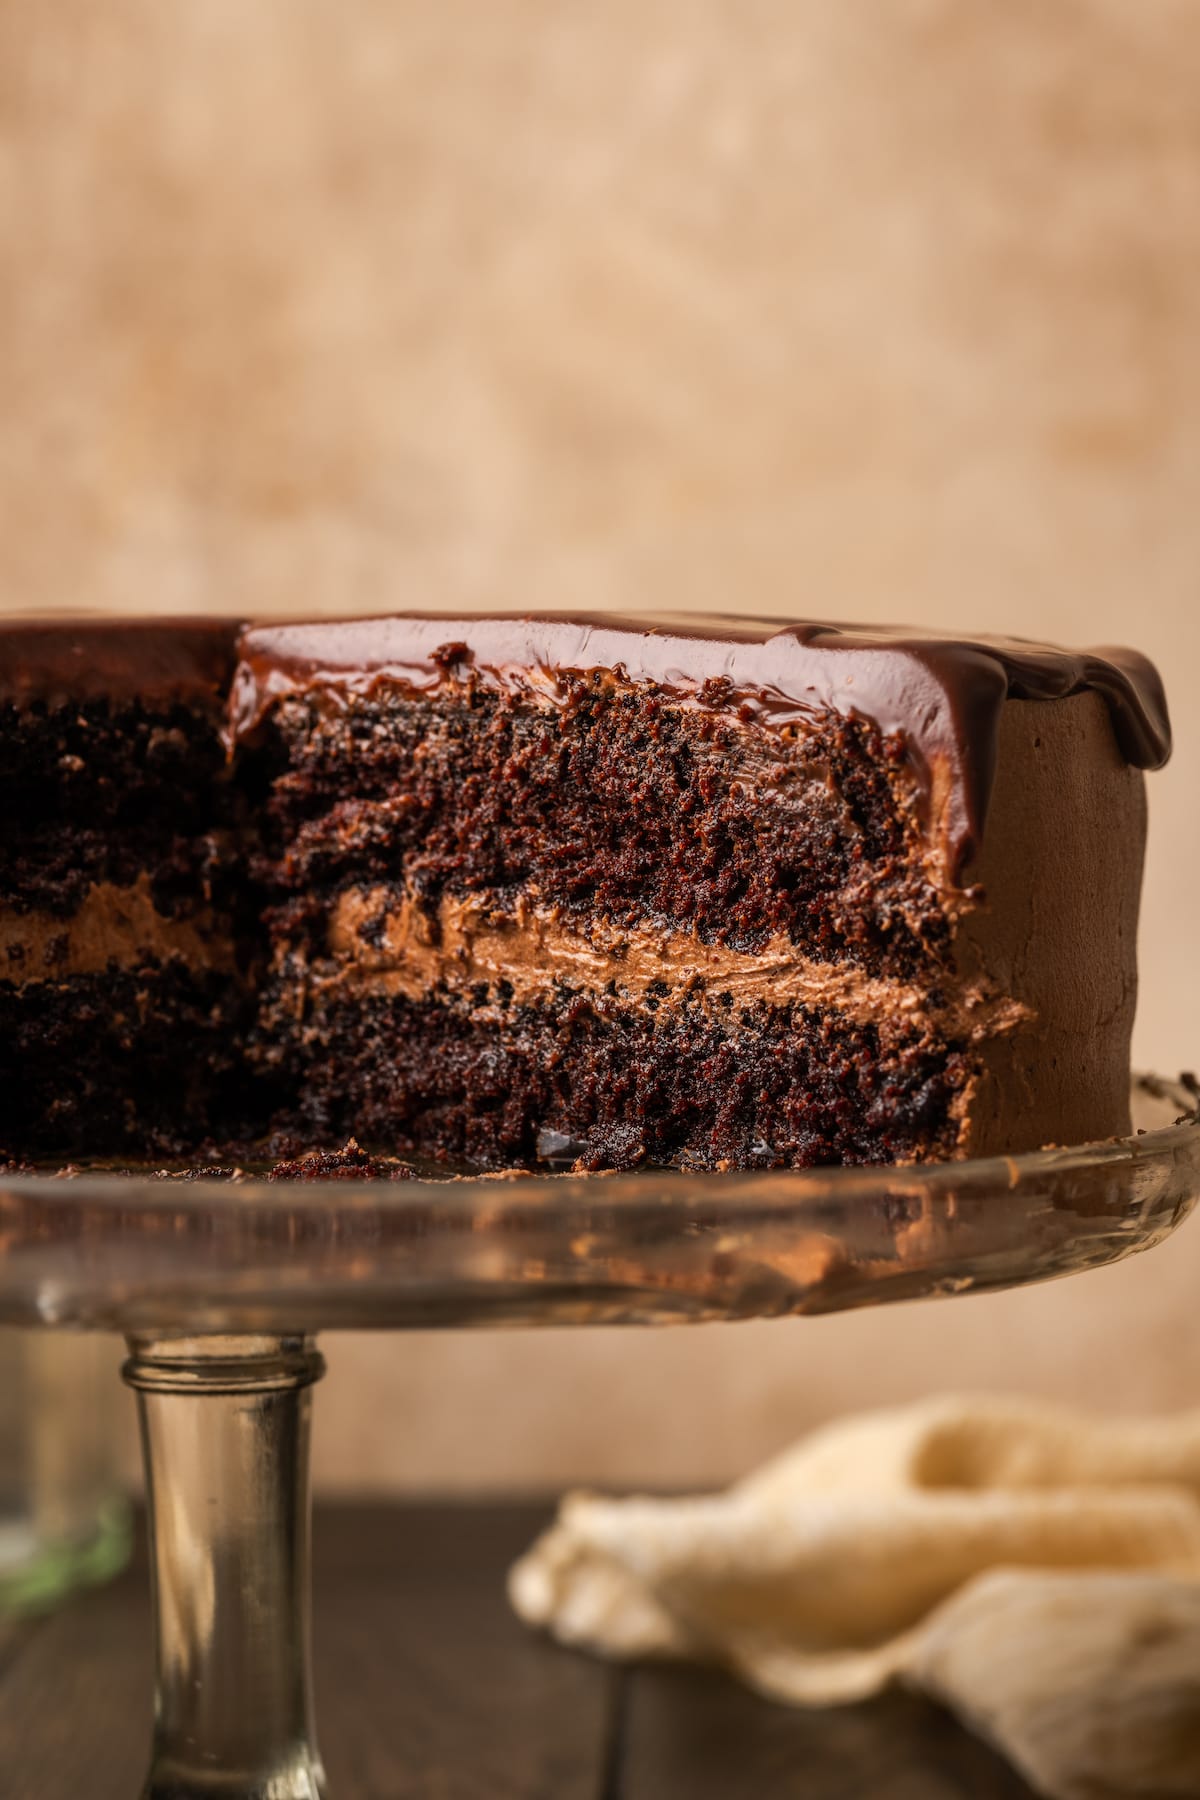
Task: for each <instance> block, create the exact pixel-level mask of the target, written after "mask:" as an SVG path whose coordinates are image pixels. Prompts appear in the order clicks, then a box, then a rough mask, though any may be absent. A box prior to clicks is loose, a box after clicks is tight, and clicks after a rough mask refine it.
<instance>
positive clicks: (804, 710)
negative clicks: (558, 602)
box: [232, 614, 1171, 862]
mask: <svg viewBox="0 0 1200 1800" xmlns="http://www.w3.org/2000/svg"><path fill="white" fill-rule="evenodd" d="M597 670H607V671H611V672H612V673H614V674H616V675H617V676H618V677H619V678H624V679H625V680H627V681H629V682H633V683H642V682H648V683H652V684H653V685H654V686H656V687H657V688H659V689H660V690H661V691H663V692H665V693H667V694H668V695H671V696H673V697H677V698H679V699H682V700H686V701H688V702H689V703H690V704H696V705H701V706H710V707H713V708H714V709H717V710H720V711H722V712H727V713H734V714H737V713H739V712H740V713H742V714H743V716H745V717H754V718H757V719H759V720H760V721H763V722H766V723H775V724H787V723H793V722H797V723H798V722H800V721H801V720H802V719H803V718H804V717H805V716H806V715H812V714H819V713H822V712H828V711H834V712H838V713H841V714H857V715H860V716H863V717H865V718H868V719H870V720H871V721H873V722H874V723H875V724H876V725H877V726H878V727H879V728H880V730H881V731H883V732H885V733H893V732H894V733H898V734H900V735H901V736H902V738H903V740H904V742H905V745H906V749H907V750H908V752H909V755H910V758H911V761H912V764H913V767H914V769H915V770H916V772H917V775H918V777H919V778H920V779H921V781H922V782H923V784H925V786H926V789H927V791H928V790H929V788H930V787H931V786H932V784H933V782H934V781H935V779H936V778H937V773H938V771H939V769H941V770H942V771H943V772H945V773H948V774H949V776H950V778H951V779H950V783H949V790H948V792H947V791H945V790H944V789H943V791H944V792H945V802H946V803H945V810H944V812H943V822H944V828H945V830H946V831H947V834H948V838H949V844H950V847H951V848H952V851H953V853H954V859H955V861H956V862H958V861H961V860H963V859H964V858H965V857H967V856H970V855H972V854H973V853H974V852H975V851H976V850H977V849H978V847H979V844H980V841H981V838H982V832H983V826H984V822H985V819H986V813H987V804H988V799H989V796H990V793H991V787H992V779H993V774H994V768H995V758H996V738H997V730H998V726H999V719H1000V712H1001V709H1002V707H1003V705H1004V702H1005V701H1006V700H1007V699H1022V700H1035V701H1038V700H1043V701H1044V700H1059V699H1064V698H1066V697H1068V696H1069V695H1072V694H1076V693H1081V692H1083V691H1085V690H1088V689H1091V690H1094V691H1095V692H1097V693H1098V694H1100V695H1101V696H1102V697H1103V698H1104V700H1105V702H1106V703H1107V705H1108V708H1109V712H1110V714H1111V717H1112V721H1113V727H1114V731H1115V735H1116V738H1117V742H1118V743H1119V745H1120V748H1121V750H1122V753H1123V754H1124V755H1125V757H1126V758H1127V760H1128V761H1129V762H1130V763H1131V764H1134V765H1135V766H1137V767H1140V768H1156V767H1159V766H1160V765H1161V764H1162V763H1164V762H1165V761H1166V759H1167V757H1168V755H1169V754H1170V748H1171V731H1170V723H1169V720H1168V715H1167V707H1166V700H1165V697H1164V694H1163V688H1162V683H1161V681H1160V679H1159V676H1158V673H1157V671H1156V670H1155V668H1154V666H1153V665H1152V664H1151V663H1150V662H1149V661H1148V660H1147V659H1146V658H1145V657H1144V656H1142V655H1140V654H1139V653H1138V652H1137V651H1135V650H1124V649H1103V650H1087V651H1075V650H1065V649H1058V648H1056V647H1054V646H1052V645H1048V644H1038V643H1032V642H1028V641H1026V640H1024V639H1021V638H1002V637H977V638H968V637H961V638H955V637H949V636H942V635H939V634H937V633H935V632H927V631H921V630H917V629H911V628H908V627H885V626H877V625H830V624H818V623H813V622H800V623H794V624H789V623H785V622H782V621H779V620H744V619H735V618H724V617H719V616H714V617H708V618H695V617H690V616H687V615H683V614H680V615H677V616H674V617H672V616H669V615H668V616H663V617H661V618H659V619H656V620H654V621H649V620H645V619H626V618H621V617H617V616H610V615H596V614H584V615H580V614H559V615H545V616H540V617H536V618H531V617H512V616H504V617H501V616H497V615H477V616H463V615H460V616H458V617H455V618H420V617H410V616H392V617H387V618H371V619H356V620H335V621H323V622H320V623H309V624H292V625H286V624H280V625H259V626H255V627H251V628H250V629H249V630H247V631H246V632H245V633H244V634H243V636H242V639H241V643H240V662H239V667H238V673H237V676H236V678H235V684H234V691H233V698H232V716H233V729H234V733H235V735H237V736H244V735H247V734H249V733H251V732H253V731H254V730H255V728H256V727H257V726H258V725H259V724H260V723H261V721H262V720H263V718H264V717H265V715H266V714H267V713H268V712H269V711H270V709H271V708H272V706H273V705H274V704H275V703H276V702H277V701H279V700H280V699H282V698H284V697H286V696H287V695H291V694H297V693H304V692H308V691H311V690H318V689H325V690H334V691H339V690H340V691H342V692H353V693H369V692H370V691H371V690H372V689H374V688H375V687H376V686H377V685H378V684H380V683H386V682H400V683H403V684H404V685H405V686H407V687H408V688H410V689H414V690H416V691H418V692H423V693H431V694H432V693H433V692H435V691H436V690H437V689H438V687H440V686H441V685H442V684H443V683H445V682H447V681H449V680H454V679H457V680H462V679H463V678H465V677H466V676H468V675H472V676H474V678H475V679H476V680H478V681H480V682H482V684H483V685H484V686H488V687H493V688H500V689H504V690H509V691H517V692H520V691H529V692H532V693H535V694H536V695H537V696H538V697H539V698H540V699H541V700H543V701H544V702H545V701H548V702H550V703H554V704H560V705H564V704H570V703H571V700H572V697H573V695H574V694H576V693H577V692H578V678H579V677H580V676H583V677H585V678H586V677H587V676H588V675H590V674H592V673H594V672H595V671H597ZM939 785H940V784H939Z"/></svg>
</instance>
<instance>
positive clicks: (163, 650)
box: [0, 617, 238, 707]
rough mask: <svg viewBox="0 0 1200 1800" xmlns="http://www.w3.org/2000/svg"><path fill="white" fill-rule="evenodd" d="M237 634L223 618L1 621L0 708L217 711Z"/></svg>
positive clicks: (230, 671) (230, 672)
mask: <svg viewBox="0 0 1200 1800" xmlns="http://www.w3.org/2000/svg"><path fill="white" fill-rule="evenodd" d="M237 635H238V626H237V624H236V622H235V621H233V620H229V619H188V618H177V619H111V618H86V617H80V618H62V619H55V620H52V621H47V620H46V619H5V620H3V621H2V622H0V704H2V703H4V702H8V703H10V704H15V705H17V706H29V705H33V704H35V703H37V702H41V703H42V704H44V705H46V706H51V707H56V706H63V705H68V704H70V703H71V702H84V701H88V700H104V699H110V700H114V701H116V702H118V703H119V704H120V703H125V704H128V703H132V702H134V701H142V702H144V703H146V704H147V705H150V706H165V705H170V704H172V703H173V702H175V701H182V702H185V703H187V704H188V705H192V706H195V705H198V704H202V703H205V702H208V703H211V704H212V705H213V706H214V707H215V706H219V705H220V703H221V701H222V699H223V696H224V694H225V692H226V691H227V689H228V687H229V683H230V681H231V679H232V677H233V667H234V646H235V644H236V641H237Z"/></svg>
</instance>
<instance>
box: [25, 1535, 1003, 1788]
mask: <svg viewBox="0 0 1200 1800" xmlns="http://www.w3.org/2000/svg"><path fill="white" fill-rule="evenodd" d="M545 1518H546V1514H545V1512H544V1511H542V1510H539V1509H538V1508H536V1507H528V1506H487V1507H478V1506H457V1507H455V1506H439V1507H432V1506H391V1507H329V1508H326V1509H318V1512H317V1516H316V1520H315V1525H314V1552H315V1555H314V1561H315V1569H314V1584H315V1592H314V1604H315V1612H316V1656H315V1661H316V1688H317V1711H318V1719H319V1724H320V1742H321V1746H322V1749H323V1752H324V1756H325V1761H326V1765H327V1768H328V1771H329V1777H330V1785H331V1789H332V1792H333V1795H334V1800H800V1797H801V1796H803V1800H960V1797H961V1800H1030V1790H1029V1789H1028V1788H1027V1787H1026V1786H1025V1785H1024V1783H1022V1782H1021V1781H1019V1780H1018V1779H1017V1777H1016V1776H1015V1775H1014V1774H1012V1773H1011V1771H1010V1770H1009V1769H1008V1768H1007V1767H1006V1766H1005V1765H1004V1764H1003V1763H1001V1762H1000V1761H999V1759H998V1758H997V1757H995V1756H994V1755H993V1754H992V1753H991V1752H990V1751H989V1750H987V1749H986V1748H985V1747H984V1746H983V1745H982V1744H980V1743H977V1742H976V1741H975V1740H974V1739H973V1738H971V1737H969V1736H968V1735H967V1734H966V1733H965V1732H963V1731H961V1730H960V1729H959V1728H958V1727H957V1726H956V1725H955V1724H954V1723H953V1721H952V1720H951V1719H950V1718H949V1717H948V1716H947V1715H946V1714H945V1713H943V1712H941V1711H940V1710H938V1709H937V1708H936V1707H933V1706H931V1705H927V1704H925V1703H924V1702H922V1701H919V1700H916V1699H912V1698H909V1697H906V1696H901V1695H895V1696H891V1697H889V1698H887V1699H886V1700H883V1701H880V1702H878V1703H875V1704H872V1705H870V1706H858V1707H853V1708H847V1709H843V1710H839V1711H833V1712H828V1713H801V1712H791V1711H788V1710H785V1709H784V1708H782V1707H776V1706H770V1705H768V1704H766V1703H765V1702H764V1701H761V1700H757V1699H755V1698H754V1697H753V1696H752V1695H750V1694H747V1693H745V1692H743V1691H742V1690H741V1689H740V1688H739V1687H737V1686H735V1685H734V1683H733V1682H731V1681H729V1680H728V1679H727V1678H726V1677H724V1676H722V1675H720V1674H717V1673H715V1672H707V1671H699V1670H693V1669H681V1668H666V1667H654V1668H641V1669H634V1670H623V1669H618V1668H612V1667H608V1666H606V1665H604V1664H602V1663H599V1662H595V1661H592V1660H591V1659H590V1658H587V1657H583V1656H577V1655H574V1654H572V1653H569V1652H567V1651H563V1650H560V1649H558V1648H556V1647H555V1646H554V1645H553V1644H551V1643H548V1642H546V1641H545V1640H544V1639H542V1638H539V1637H538V1636H536V1635H534V1634H532V1633H530V1632H528V1631H526V1630H525V1629H524V1628H523V1627H522V1626H521V1625H519V1624H518V1623H517V1621H516V1620H515V1619H514V1617H513V1616H512V1614H511V1612H510V1611H509V1608H508V1604H507V1602H506V1599H505V1594H504V1573H505V1570H506V1568H507V1567H508V1564H509V1563H510V1562H511V1561H512V1559H513V1558H514V1557H515V1556H516V1555H517V1554H518V1553H519V1552H520V1551H521V1550H522V1549H523V1548H524V1547H525V1546H526V1545H527V1544H528V1543H529V1541H530V1539H531V1538H532V1537H533V1536H534V1534H535V1533H536V1531H537V1530H538V1529H539V1527H540V1526H541V1525H542V1523H543V1522H544V1520H545ZM149 1728H150V1615H149V1605H148V1601H147V1593H146V1570H145V1562H144V1558H143V1557H142V1556H138V1557H137V1558H136V1559H135V1562H134V1566H133V1567H132V1568H131V1569H130V1570H129V1571H128V1573H127V1574H126V1575H125V1576H123V1577H122V1578H121V1579H120V1580H119V1581H117V1582H115V1583H114V1584H113V1585H112V1586H110V1587H108V1588H105V1589H102V1590H98V1591H96V1592H93V1593H89V1594H84V1595H81V1596H80V1597H78V1598H77V1599H75V1600H74V1601H72V1602H71V1603H70V1604H69V1605H67V1606H66V1607H64V1608H63V1609H62V1610H61V1611H59V1612H58V1613H55V1614H53V1615H52V1616H50V1617H47V1618H43V1619H38V1620H33V1621H30V1622H27V1623H25V1624H22V1625H21V1626H19V1627H17V1628H15V1629H12V1628H10V1629H9V1631H8V1632H7V1634H6V1635H5V1636H4V1637H3V1638H0V1771H3V1780H2V1783H0V1786H2V1791H3V1793H4V1795H5V1800H81V1796H83V1795H86V1796H87V1800H135V1796H136V1795H137V1793H138V1791H139V1787H140V1782H141V1777H142V1775H143V1774H144V1772H145V1759H146V1748H147V1743H148V1734H149Z"/></svg>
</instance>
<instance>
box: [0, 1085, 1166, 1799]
mask: <svg viewBox="0 0 1200 1800" xmlns="http://www.w3.org/2000/svg"><path fill="white" fill-rule="evenodd" d="M1197 1098H1198V1094H1197V1090H1196V1088H1195V1085H1194V1083H1174V1082H1167V1081H1162V1080H1159V1079H1157V1078H1151V1077H1144V1078H1142V1079H1141V1080H1139V1081H1138V1082H1137V1083H1136V1088H1135V1116H1136V1118H1137V1121H1138V1124H1139V1127H1140V1128H1141V1129H1140V1132H1139V1135H1138V1136H1135V1137H1133V1138H1130V1139H1128V1140H1126V1141H1121V1142H1113V1143H1107V1144H1099V1145H1089V1146H1086V1147H1084V1148H1080V1149H1067V1150H1049V1151H1041V1152H1038V1153H1037V1154H1032V1155H1027V1156H1017V1157H1011V1158H997V1159H993V1160H989V1161H978V1162H967V1163H946V1164H938V1165H934V1164H926V1165H921V1166H918V1167H914V1168H907V1169H891V1168H870V1169H819V1170H812V1171H806V1172H797V1173H791V1172H785V1173H776V1172H759V1173H751V1174H728V1175H711V1174H710V1175H700V1174H685V1173H678V1172H672V1171H639V1172H636V1173H634V1174H628V1175H604V1176H595V1175H593V1176H589V1177H582V1178H580V1177H574V1176H569V1175H561V1176H553V1175H550V1176H547V1175H543V1176H517V1177H507V1178H488V1177H474V1178H471V1179H466V1180H458V1181H446V1180H442V1181H426V1180H421V1181H412V1182H400V1183H375V1182H361V1183H360V1182H345V1181H338V1180H325V1181H321V1182H312V1183H307V1184H283V1183H280V1184H268V1183H266V1182H262V1181H254V1180H247V1181H243V1182H240V1183H233V1184H230V1183H218V1182H212V1181H207V1182H206V1181H194V1182H193V1181H184V1180H175V1181H162V1180H153V1179H149V1178H146V1177H130V1176H128V1175H123V1176H114V1175H103V1174H98V1173H97V1174H89V1175H86V1176H82V1177H75V1178H73V1179H71V1180H59V1179H54V1178H50V1177H44V1176H21V1177H7V1178H3V1179H0V1323H3V1324H15V1325H26V1326H43V1327H55V1328H81V1329H87V1330H97V1331H118V1332H123V1333H124V1334H125V1335H126V1337H127V1338H128V1341H129V1350H130V1354H129V1360H128V1362H127V1363H126V1366H125V1375H126V1379H127V1380H128V1381H129V1383H130V1385H131V1386H132V1387H133V1388H135V1389H136V1390H137V1395H138V1401H139V1409H140V1415H141V1426H142V1442H143V1448H144V1453H145V1467H146V1492H147V1507H148V1514H149V1522H150V1539H151V1554H152V1571H153V1599H154V1617H155V1635H156V1648H157V1659H158V1666H157V1697H156V1707H155V1725H154V1741H153V1746H152V1755H151V1769H150V1774H149V1776H148V1778H147V1782H146V1786H145V1789H144V1790H143V1800H327V1793H326V1787H325V1782H324V1777H323V1774H322V1770H321V1763H320V1758H319V1756H318V1753H317V1749H316V1739H315V1735H314V1731H313V1722H312V1705H311V1699H310V1687H309V1672H308V1671H309V1577H308V1548H309V1496H308V1442H309V1425H310V1413H311V1390H312V1384H313V1383H314V1382H316V1381H317V1380H318V1379H319V1378H320V1375H321V1372H322V1368H323V1363H322V1359H321V1356H320V1355H319V1353H318V1351H317V1349H316V1347H315V1341H314V1334H315V1333H317V1332H318V1331H321V1330H334V1329H344V1328H354V1329H362V1328H364V1327H369V1328H378V1329H381V1330H399V1329H404V1328H412V1327H422V1328H426V1327H430V1326H437V1327H461V1326H498V1325H503V1326H511V1325H596V1324H614V1325H615V1324H668V1323H681V1322H685V1321H689V1320H715V1319H750V1318H756V1319H762V1318H785V1317H788V1316H790V1315H793V1314H801V1313H823V1312H835V1311H838V1310H841V1309H844V1308H848V1307H856V1306H868V1305H878V1304H881V1303H884V1302H888V1301H895V1300H913V1299H918V1298H924V1297H929V1296H931V1295H942V1294H947V1295H949V1294H964V1293H978V1292H982V1291H985V1290H987V1289H995V1288H1004V1287H1014V1286H1017V1285H1019V1284H1021V1283H1026V1282H1033V1281H1042V1280H1046V1279H1048V1278H1050V1277H1052V1276H1057V1275H1068V1274H1072V1273H1075V1272H1077V1271H1081V1270H1085V1269H1092V1268H1098V1267H1099V1266H1100V1265H1102V1264H1104V1263H1110V1262H1114V1261H1116V1260H1118V1259H1119V1258H1121V1257H1124V1256H1128V1255H1130V1254H1131V1253H1133V1252H1134V1251H1137V1250H1145V1249H1148V1248H1150V1246H1152V1245H1154V1244H1157V1243H1160V1242H1161V1241H1162V1240H1163V1239H1164V1238H1165V1237H1167V1236H1168V1234H1169V1233H1170V1232H1172V1231H1173V1230H1174V1229H1175V1227H1176V1226H1177V1225H1178V1224H1180V1222H1181V1221H1182V1220H1183V1219H1184V1218H1185V1217H1186V1216H1187V1214H1188V1212H1189V1211H1190V1210H1191V1208H1192V1206H1193V1205H1194V1204H1195V1202H1196V1199H1197V1196H1198V1195H1200V1119H1198V1117H1197V1107H1196V1102H1197Z"/></svg>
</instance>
